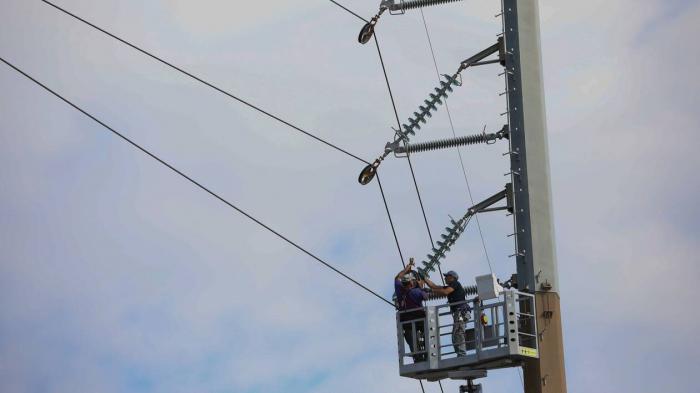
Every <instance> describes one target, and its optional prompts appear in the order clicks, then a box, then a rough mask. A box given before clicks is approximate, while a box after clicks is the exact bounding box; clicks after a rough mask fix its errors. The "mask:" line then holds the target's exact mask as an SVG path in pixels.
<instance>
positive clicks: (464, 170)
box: [420, 9, 493, 274]
mask: <svg viewBox="0 0 700 393" xmlns="http://www.w3.org/2000/svg"><path fill="white" fill-rule="evenodd" d="M420 14H421V18H422V19H423V27H425V35H426V37H427V39H428V47H429V48H430V54H431V55H432V57H433V64H434V65H435V72H436V73H437V77H438V81H439V80H440V69H439V67H438V65H437V60H436V58H435V50H434V49H433V41H432V39H431V38H430V31H429V30H428V22H427V21H426V20H425V14H424V13H423V10H422V9H421V10H420ZM447 101H448V100H447V98H445V112H446V113H447V118H448V119H449V121H450V128H451V129H452V136H453V137H454V138H457V133H456V132H455V126H454V123H453V121H452V114H451V113H450V107H449V106H448V102H447ZM455 150H456V151H457V156H458V157H459V164H460V166H461V167H462V174H463V175H464V182H465V183H466V184H467V193H468V194H469V201H470V202H471V204H472V205H474V198H473V197H472V188H471V186H470V184H469V177H468V176H467V169H466V166H465V165H464V159H463V158H462V150H461V149H460V148H459V146H455ZM474 218H476V226H477V228H478V229H479V236H480V237H481V245H482V246H483V247H484V255H486V262H488V264H489V270H490V271H491V274H493V266H492V265H491V258H490V257H489V252H488V250H487V249H486V241H484V233H483V231H482V230H481V223H480V222H479V216H478V215H477V216H475V217H474Z"/></svg>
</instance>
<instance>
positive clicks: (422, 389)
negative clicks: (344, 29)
mask: <svg viewBox="0 0 700 393" xmlns="http://www.w3.org/2000/svg"><path fill="white" fill-rule="evenodd" d="M330 2H331V3H333V4H335V5H337V6H338V7H340V8H342V9H344V10H345V11H347V12H348V13H350V14H352V15H354V16H355V17H357V18H359V19H361V20H363V21H365V22H367V20H366V19H365V18H363V17H361V16H359V15H358V14H356V13H355V12H353V11H351V10H350V9H348V8H347V7H345V6H343V5H341V4H339V3H337V2H336V1H334V0H330ZM374 40H375V44H376V45H377V52H378V54H379V60H380V62H381V64H382V70H383V71H384V78H385V79H386V84H387V88H388V90H389V96H390V97H391V103H392V106H393V108H394V114H395V115H396V120H397V122H399V129H400V128H401V123H400V121H399V114H398V111H397V110H396V105H395V104H394V96H393V93H392V91H391V85H390V84H389V78H388V77H387V74H386V68H385V67H384V59H383V57H382V53H381V50H380V48H379V41H377V36H376V35H374ZM411 172H413V168H412V167H411ZM376 177H377V182H378V183H379V190H380V192H381V195H382V200H383V201H384V207H385V208H386V213H387V217H388V218H389V224H390V225H391V231H392V233H393V234H394V240H395V241H396V248H397V249H398V252H399V257H400V258H401V264H402V265H403V266H404V268H405V267H406V261H405V260H404V257H403V253H402V252H401V246H400V245H399V239H398V237H397V235H396V228H395V227H394V222H393V220H392V218H391V212H390V211H389V205H388V203H387V200H386V195H385V194H384V188H383V187H382V183H381V180H380V179H379V173H377V175H376ZM414 182H415V175H414ZM415 185H416V191H418V188H417V187H418V184H417V183H416V184H415ZM418 199H419V201H420V202H421V210H423V218H424V219H425V220H426V222H425V223H426V226H427V225H428V221H427V218H426V216H425V210H424V209H423V202H422V201H421V199H420V193H419V194H418ZM428 235H429V237H430V242H431V244H432V241H433V240H432V235H431V234H430V228H429V227H428ZM443 283H444V278H443ZM418 383H420V388H421V391H422V392H423V393H425V386H423V381H422V380H418ZM438 384H439V385H440V391H441V392H442V393H444V392H445V391H444V390H443V388H442V381H438Z"/></svg>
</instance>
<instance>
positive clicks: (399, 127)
mask: <svg viewBox="0 0 700 393" xmlns="http://www.w3.org/2000/svg"><path fill="white" fill-rule="evenodd" d="M374 43H375V45H376V47H377V53H378V54H379V63H380V64H381V66H382V71H383V73H384V80H385V81H386V87H387V89H388V90H389V98H390V99H391V106H392V108H393V109H394V115H395V116H396V123H397V126H398V129H399V130H400V129H401V120H400V119H399V112H398V110H397V109H396V101H395V100H394V94H393V92H392V90H391V83H389V76H388V74H387V71H386V66H385V65H384V57H383V56H382V50H381V48H380V47H379V39H378V38H377V34H376V33H375V34H374ZM406 158H408V167H409V169H410V170H411V177H412V178H413V185H414V186H415V189H416V195H417V196H418V203H419V204H420V209H421V212H422V213H423V220H424V221H425V229H426V230H427V231H428V238H429V239H430V247H431V248H435V243H434V242H433V235H432V233H431V232H430V225H428V216H427V215H426V214H425V207H424V206H423V198H422V197H421V194H420V189H419V188H418V182H417V181H416V173H415V172H414V170H413V164H412V163H411V156H410V154H406ZM438 271H439V273H440V278H441V279H442V283H443V285H444V284H445V277H444V276H443V275H442V268H441V267H440V265H438Z"/></svg>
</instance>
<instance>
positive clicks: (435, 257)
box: [417, 213, 471, 277]
mask: <svg viewBox="0 0 700 393" xmlns="http://www.w3.org/2000/svg"><path fill="white" fill-rule="evenodd" d="M470 218H471V215H470V213H467V214H466V215H465V216H464V217H462V218H461V219H460V220H459V221H455V220H450V222H451V223H452V226H451V227H446V228H445V233H443V234H442V235H440V237H442V241H438V242H436V243H435V244H437V245H438V248H435V247H433V249H432V250H431V251H432V254H428V255H426V260H424V261H423V262H421V263H422V264H423V267H419V268H418V269H417V270H418V272H419V273H420V274H422V275H424V276H426V277H428V276H430V272H434V271H435V269H436V267H437V266H438V265H439V264H440V259H443V258H445V255H446V253H448V252H449V251H450V250H451V247H452V246H453V245H454V244H455V242H457V239H459V236H460V235H461V234H462V232H464V229H465V228H466V227H467V223H468V222H469V219H470Z"/></svg>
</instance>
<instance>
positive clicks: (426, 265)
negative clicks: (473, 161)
mask: <svg viewBox="0 0 700 393" xmlns="http://www.w3.org/2000/svg"><path fill="white" fill-rule="evenodd" d="M512 189H513V187H512V186H511V184H510V183H509V184H506V186H505V189H504V190H503V191H501V192H499V193H497V194H495V195H493V196H491V197H489V198H486V199H484V200H483V201H481V202H479V203H477V204H476V205H474V206H472V207H470V208H469V209H468V210H467V213H466V214H465V215H464V216H463V217H462V218H461V219H459V220H458V221H455V220H451V223H452V227H447V228H445V231H446V232H445V233H444V234H442V235H441V237H442V241H438V242H436V243H435V244H437V246H438V248H434V247H433V249H432V254H428V255H426V258H427V260H425V261H423V262H422V264H423V267H420V268H418V269H417V270H418V272H419V273H420V274H421V275H424V276H430V272H434V271H435V270H436V266H437V265H439V264H440V259H443V258H445V256H446V254H447V253H448V252H449V251H450V249H451V247H452V246H453V245H454V244H455V242H457V239H459V237H460V235H461V234H462V232H464V230H465V229H466V226H467V224H468V223H469V221H470V220H471V218H472V217H474V216H475V215H476V214H478V213H485V212H489V211H497V210H509V211H512V209H513V202H512V199H513V191H512ZM502 199H506V206H503V207H496V208H491V206H492V205H494V204H495V203H496V202H499V201H500V200H502Z"/></svg>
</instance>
